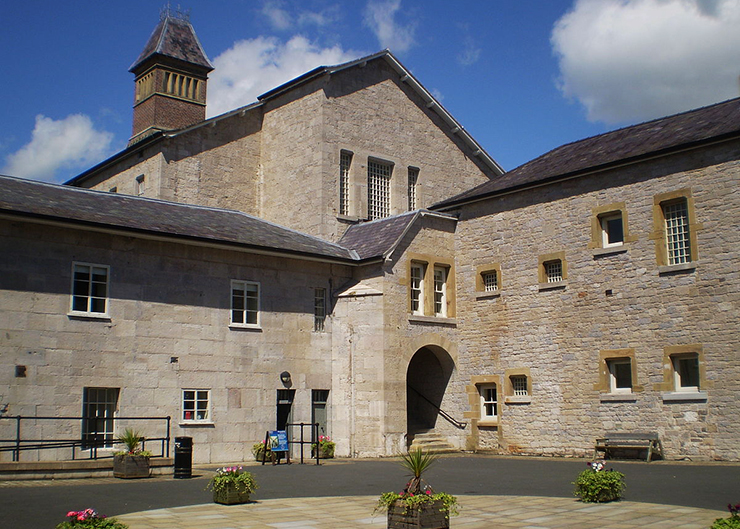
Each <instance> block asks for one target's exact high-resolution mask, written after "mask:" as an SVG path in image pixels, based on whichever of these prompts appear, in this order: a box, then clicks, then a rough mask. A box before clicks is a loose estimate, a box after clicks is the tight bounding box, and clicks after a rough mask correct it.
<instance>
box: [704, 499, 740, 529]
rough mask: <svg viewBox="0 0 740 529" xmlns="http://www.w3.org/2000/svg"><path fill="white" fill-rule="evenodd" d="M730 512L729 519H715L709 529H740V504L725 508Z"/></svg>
mask: <svg viewBox="0 0 740 529" xmlns="http://www.w3.org/2000/svg"><path fill="white" fill-rule="evenodd" d="M727 508H728V509H729V510H730V517H729V518H717V519H716V520H714V523H713V524H712V527H711V529H740V503H738V504H737V505H732V504H731V503H730V504H729V505H728V506H727Z"/></svg>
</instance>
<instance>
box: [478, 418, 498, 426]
mask: <svg viewBox="0 0 740 529" xmlns="http://www.w3.org/2000/svg"><path fill="white" fill-rule="evenodd" d="M481 426H483V427H490V426H496V427H498V417H497V418H495V419H494V418H490V419H480V420H479V421H478V427H481Z"/></svg>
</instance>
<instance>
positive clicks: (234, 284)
mask: <svg viewBox="0 0 740 529" xmlns="http://www.w3.org/2000/svg"><path fill="white" fill-rule="evenodd" d="M249 287H254V288H256V292H257V295H256V296H248V295H247V293H248V292H250V290H249V289H248V288H249ZM238 289H241V291H242V292H244V296H243V304H242V307H238V306H237V307H235V306H234V301H235V295H234V294H235V292H236V291H237V290H238ZM260 291H261V289H260V284H259V283H258V282H256V281H243V280H239V279H232V280H231V295H230V310H229V325H230V326H232V327H245V328H258V327H259V326H260V313H261V310H260V308H261V299H260V298H261V292H260ZM255 297H256V298H257V308H256V310H253V309H250V308H248V303H247V301H248V300H249V299H250V298H255ZM236 313H240V314H241V320H242V321H239V318H234V315H235V314H236ZM251 313H254V321H253V322H249V321H248V316H249V315H250V314H251Z"/></svg>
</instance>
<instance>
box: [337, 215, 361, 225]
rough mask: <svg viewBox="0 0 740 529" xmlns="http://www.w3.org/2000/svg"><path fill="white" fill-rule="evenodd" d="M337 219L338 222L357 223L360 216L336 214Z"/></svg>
mask: <svg viewBox="0 0 740 529" xmlns="http://www.w3.org/2000/svg"><path fill="white" fill-rule="evenodd" d="M337 220H338V221H339V222H349V223H357V222H360V217H357V216H355V215H342V214H337Z"/></svg>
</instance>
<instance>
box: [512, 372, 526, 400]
mask: <svg viewBox="0 0 740 529" xmlns="http://www.w3.org/2000/svg"><path fill="white" fill-rule="evenodd" d="M509 378H510V379H511V387H512V388H513V390H514V395H515V396H517V397H526V396H527V395H529V391H528V390H527V377H526V375H512V376H511V377H509Z"/></svg>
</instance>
